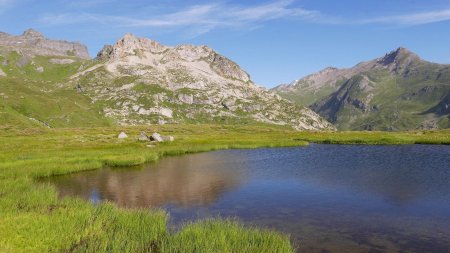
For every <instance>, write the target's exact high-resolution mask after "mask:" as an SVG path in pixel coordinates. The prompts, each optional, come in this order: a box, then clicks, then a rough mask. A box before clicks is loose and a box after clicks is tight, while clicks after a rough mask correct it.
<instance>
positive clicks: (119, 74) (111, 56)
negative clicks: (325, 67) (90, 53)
mask: <svg viewBox="0 0 450 253" xmlns="http://www.w3.org/2000/svg"><path fill="white" fill-rule="evenodd" d="M2 36H3V38H6V39H4V40H0V48H2V45H3V48H5V46H4V44H6V47H7V48H6V49H7V50H3V51H0V61H3V62H4V63H5V64H4V65H3V66H0V69H2V70H4V72H5V73H4V74H5V76H4V77H0V78H2V79H0V82H2V83H5V84H4V85H6V86H5V87H7V88H8V89H5V90H6V91H7V92H5V93H3V95H4V97H5V99H4V100H2V103H3V110H5V111H8V114H5V115H7V117H10V118H13V119H15V120H16V122H24V121H27V120H31V119H33V120H32V121H33V122H34V123H36V122H40V123H42V124H43V125H45V126H49V127H54V126H76V124H78V125H83V126H85V125H89V120H84V119H81V118H80V116H81V115H77V114H76V111H77V110H79V112H80V114H84V113H86V115H88V117H91V118H97V119H96V120H92V119H91V120H90V121H91V122H99V123H100V124H113V125H140V124H166V123H219V124H275V125H284V126H289V127H292V128H294V129H297V130H334V129H335V128H334V127H333V126H332V125H331V124H330V123H329V122H327V121H326V120H324V119H323V118H322V117H320V116H319V115H318V114H316V113H315V112H313V111H312V110H310V109H309V108H306V107H303V106H298V105H295V104H294V103H292V102H290V101H287V100H285V99H283V98H281V97H279V96H278V95H275V94H272V93H270V92H268V91H267V90H266V89H264V88H262V87H258V86H257V85H255V84H254V83H253V81H252V80H251V78H250V75H249V74H248V73H247V72H245V71H244V70H242V69H241V68H240V66H239V65H238V64H237V63H235V62H233V61H232V60H230V59H228V58H226V57H225V56H222V55H220V54H219V53H218V52H216V51H215V50H213V49H211V48H209V47H207V46H194V45H179V46H165V45H162V44H161V43H159V42H156V41H154V40H151V39H147V38H138V37H136V36H134V35H132V34H125V35H124V36H123V37H122V38H120V39H119V40H118V41H117V42H116V43H115V44H113V45H106V46H105V47H104V48H103V49H102V50H100V52H99V53H98V54H97V57H96V58H95V59H92V60H88V59H87V57H84V58H83V57H78V56H77V55H73V54H72V55H67V52H65V51H62V50H60V48H59V47H55V48H53V49H54V50H55V51H54V52H48V50H51V46H46V45H53V44H52V43H53V41H51V40H48V39H46V38H45V36H44V35H42V34H41V33H39V32H37V31H35V30H28V31H26V32H24V34H22V35H20V36H9V35H5V34H3V35H2ZM11 38H12V39H11ZM18 38H19V39H18ZM14 40H15V42H17V41H18V40H26V41H27V43H26V44H27V45H29V47H23V46H22V45H19V46H17V47H16V46H15V45H16V44H17V43H16V44H14V43H12V42H11V41H14ZM5 41H6V42H5ZM1 42H4V43H3V44H2V43H1ZM44 42H45V43H46V44H45V46H42V43H44ZM58 43H61V41H57V42H56V44H58ZM64 43H65V42H64ZM19 44H22V43H19ZM58 45H59V44H58ZM64 45H74V44H70V43H69V44H64ZM41 48H45V50H43V51H42V52H41V51H40V49H41ZM86 52H87V51H86ZM24 58H25V59H26V61H24V60H23V59H24ZM18 83H19V84H20V85H18ZM30 89H31V90H30ZM28 93H34V94H37V95H38V97H39V100H36V99H35V98H33V97H31V96H29V94H28ZM18 94H21V95H20V96H21V97H23V100H21V99H14V98H16V97H17V96H18ZM56 94H58V95H59V96H64V97H55V95H56ZM62 94H64V95H62ZM28 100H30V101H32V102H30V101H28ZM42 101H45V102H46V103H48V104H49V105H51V106H50V107H49V108H56V109H57V108H59V109H57V110H53V109H52V110H49V111H48V112H46V113H41V112H40V111H39V110H38V107H39V105H40V103H42ZM81 101H82V102H81ZM61 103H63V104H64V105H62V104H61ZM0 108H1V104H0ZM46 108H47V107H46ZM64 108H71V109H70V112H71V114H70V115H68V114H66V112H67V111H65V109H64ZM86 110H87V111H88V112H89V113H88V112H87V111H86ZM8 115H9V116H8ZM0 116H1V115H0ZM22 116H25V117H22ZM88 117H87V118H88ZM74 122H78V123H74Z"/></svg>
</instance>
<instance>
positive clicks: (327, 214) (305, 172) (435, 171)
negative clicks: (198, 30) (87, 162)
mask: <svg viewBox="0 0 450 253" xmlns="http://www.w3.org/2000/svg"><path fill="white" fill-rule="evenodd" d="M50 182H51V183H53V184H55V185H56V186H57V188H58V189H59V191H60V193H61V195H63V196H66V195H72V196H79V197H82V198H85V199H89V200H91V201H93V202H98V201H102V200H105V199H107V200H111V201H114V202H117V203H118V204H119V205H121V206H125V207H148V208H151V207H161V208H163V209H165V210H167V211H168V212H169V213H170V216H171V224H172V225H173V226H177V225H179V224H181V223H183V222H185V221H188V220H196V219H202V218H207V217H218V216H220V217H237V218H238V219H239V220H240V221H241V222H243V223H245V224H251V225H257V226H260V227H266V228H271V229H275V230H278V231H282V232H285V233H289V234H290V235H291V236H292V240H293V243H294V244H295V245H298V246H299V252H321V253H325V252H339V253H341V252H344V253H345V252H371V253H372V252H373V253H375V252H437V253H445V252H450V146H425V145H407V146H352V145H311V146H309V147H300V148H279V149H256V150H226V151H216V152H209V153H201V154H194V155H186V156H180V157H168V158H164V159H162V160H161V161H159V162H158V163H155V164H148V165H145V166H143V167H140V168H134V169H102V170H96V171H90V172H83V173H78V174H73V175H67V176H61V177H54V178H51V179H50Z"/></svg>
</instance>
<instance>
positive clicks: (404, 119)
mask: <svg viewBox="0 0 450 253" xmlns="http://www.w3.org/2000/svg"><path fill="white" fill-rule="evenodd" d="M272 91H274V92H276V93H278V94H279V95H281V96H283V97H285V98H288V99H291V100H293V101H296V102H297V103H300V104H303V105H307V106H310V107H311V108H312V109H313V110H314V111H316V112H318V113H319V114H320V115H322V116H323V117H325V118H327V119H328V120H329V121H331V122H332V123H335V124H336V125H337V127H338V128H340V129H345V130H347V129H353V130H356V129H366V130H372V129H378V130H405V129H416V128H447V127H449V126H450V124H449V113H448V111H446V110H445V109H443V108H446V107H445V105H446V102H445V101H446V100H445V98H446V96H448V95H449V94H450V65H443V64H436V63H431V62H427V61H424V60H422V59H421V58H420V57H419V56H417V55H416V54H414V53H412V52H411V51H409V50H407V49H405V48H402V47H400V48H398V49H396V50H394V51H392V52H390V53H388V54H386V55H385V56H383V57H380V58H378V59H375V60H372V61H367V62H362V63H359V64H358V65H356V66H354V67H353V68H348V69H337V68H326V69H324V70H322V71H320V72H318V73H316V74H312V75H309V76H307V77H305V78H302V79H300V80H296V81H294V82H292V83H291V84H289V85H280V86H278V87H276V88H274V89H273V90H272ZM442 101H443V102H442ZM430 108H431V109H430ZM441 112H447V113H441Z"/></svg>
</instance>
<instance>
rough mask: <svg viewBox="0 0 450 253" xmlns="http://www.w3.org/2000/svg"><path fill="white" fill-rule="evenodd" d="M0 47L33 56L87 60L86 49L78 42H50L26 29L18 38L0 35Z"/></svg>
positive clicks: (37, 33) (5, 34) (35, 32)
mask: <svg viewBox="0 0 450 253" xmlns="http://www.w3.org/2000/svg"><path fill="white" fill-rule="evenodd" d="M0 47H2V48H6V49H7V50H11V51H19V52H21V53H22V54H23V55H27V56H34V55H44V56H74V57H78V58H81V59H89V58H90V57H89V53H88V50H87V47H86V46H85V45H83V44H81V43H79V42H68V41H63V40H50V39H48V38H46V37H45V36H44V35H43V34H41V33H39V32H37V31H35V30H33V29H28V30H26V31H25V32H24V33H23V34H22V35H20V36H14V35H10V34H7V33H0Z"/></svg>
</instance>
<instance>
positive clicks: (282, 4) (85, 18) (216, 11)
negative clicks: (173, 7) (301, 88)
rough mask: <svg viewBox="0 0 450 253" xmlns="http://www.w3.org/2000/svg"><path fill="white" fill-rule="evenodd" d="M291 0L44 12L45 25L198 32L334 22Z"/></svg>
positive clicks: (42, 20)
mask: <svg viewBox="0 0 450 253" xmlns="http://www.w3.org/2000/svg"><path fill="white" fill-rule="evenodd" d="M293 2H294V0H285V1H275V2H270V3H265V4H261V5H256V6H250V7H248V6H247V7H245V6H236V5H229V4H225V3H215V4H204V5H194V6H191V7H188V8H186V9H183V10H180V11H176V12H173V13H168V14H162V15H157V16H154V17H152V18H145V17H144V18H136V17H129V16H113V15H103V14H97V13H62V14H49V15H45V16H43V17H42V18H41V19H40V21H41V22H42V23H43V24H46V25H67V24H79V23H92V22H94V23H100V24H105V25H110V26H114V27H163V28H177V27H188V28H191V29H192V30H195V31H196V32H197V33H199V34H201V33H206V32H209V31H211V30H214V29H217V28H224V27H229V28H243V27H252V26H254V25H258V24H260V23H262V22H264V21H269V20H275V19H285V18H298V19H302V20H306V21H311V22H329V23H332V22H335V21H334V20H332V19H331V18H329V17H325V16H323V15H322V14H321V13H320V12H318V11H313V10H306V9H302V8H297V7H292V4H293Z"/></svg>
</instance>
